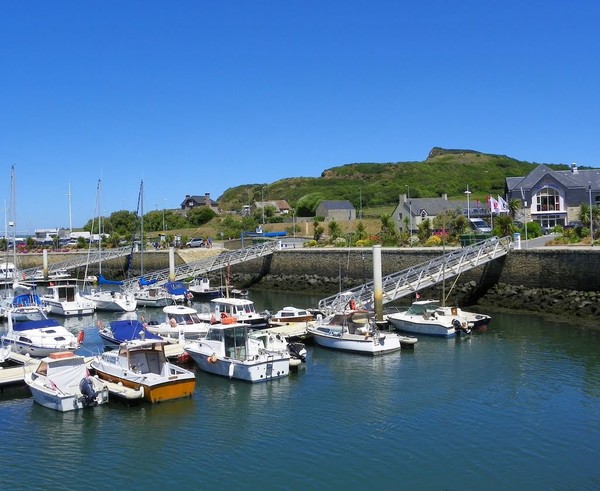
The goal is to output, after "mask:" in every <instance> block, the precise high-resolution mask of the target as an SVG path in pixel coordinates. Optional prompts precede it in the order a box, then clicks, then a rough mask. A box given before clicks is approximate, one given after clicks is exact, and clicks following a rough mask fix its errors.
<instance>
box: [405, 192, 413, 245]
mask: <svg viewBox="0 0 600 491" xmlns="http://www.w3.org/2000/svg"><path fill="white" fill-rule="evenodd" d="M404 187H405V188H406V196H407V199H408V228H409V230H410V246H411V247H412V203H411V201H410V186H409V185H408V184H405V185H404Z"/></svg>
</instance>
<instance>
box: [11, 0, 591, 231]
mask: <svg viewBox="0 0 600 491" xmlns="http://www.w3.org/2000/svg"><path fill="white" fill-rule="evenodd" d="M598 18H600V2H597V1H595V0H590V1H587V0H581V1H577V0H575V1H568V0H564V1H557V0H543V1H541V0H533V1H527V2H523V1H513V0H502V1H495V0H492V1H486V0H460V1H458V0H457V1H452V0H445V1H444V0H424V1H421V2H413V1H410V2H409V1H401V0H396V1H376V0H375V1H373V0H364V1H362V0H360V1H358V0H343V1H342V0H331V1H327V0H318V1H317V0H303V1H297V0H264V1H260V0H259V1H252V0H243V1H242V0H239V1H238V0H231V1H227V0H219V1H211V2H208V1H202V0H196V1H188V0H178V1H174V2H173V1H169V2H168V1H151V0H146V1H110V0H108V1H102V2H77V1H70V2H66V1H51V2H48V1H35V0H33V1H26V2H8V1H7V2H2V3H0V67H1V71H0V73H1V74H2V75H1V76H0V105H1V107H0V163H1V166H0V176H1V175H4V177H0V204H1V205H2V206H3V204H4V202H7V203H10V168H11V166H12V165H14V166H15V169H16V180H15V183H16V195H15V202H16V221H17V231H18V232H19V233H22V232H25V231H32V230H33V229H34V228H46V227H48V228H50V227H68V226H69V200H68V198H67V194H68V189H69V185H70V188H71V195H72V197H71V210H72V211H71V221H72V223H73V226H74V227H80V226H82V225H83V224H84V223H85V222H86V221H87V220H88V219H89V218H91V217H92V216H93V215H94V212H95V209H96V186H97V181H98V179H99V178H100V177H101V178H102V199H101V202H102V208H103V210H102V211H103V212H104V213H107V214H110V213H111V212H113V211H116V210H120V209H127V210H130V211H135V210H136V207H137V198H138V191H139V186H140V181H141V179H143V180H144V190H145V202H144V211H145V212H148V211H150V210H152V209H163V208H177V207H179V205H180V203H181V202H182V201H183V199H184V197H185V195H186V194H199V195H203V194H204V193H210V194H211V196H212V197H213V198H214V199H216V198H218V197H219V196H220V195H221V194H222V193H223V192H224V191H225V190H226V189H228V188H230V187H234V186H238V185H241V184H252V183H257V184H268V183H271V182H274V181H276V180H278V179H282V178H285V177H298V176H307V177H317V176H319V175H320V174H321V172H322V171H323V170H325V169H327V168H330V167H334V166H338V165H343V164H348V163H352V162H382V163H383V162H404V161H421V160H424V159H425V158H426V157H427V154H428V153H429V151H430V150H431V148H432V147H434V146H440V147H445V148H468V149H473V150H478V151H482V152H488V153H499V154H504V155H508V156H510V157H514V158H517V159H521V160H527V161H530V162H540V163H571V162H577V163H578V164H579V165H589V166H597V164H598V163H600V159H599V157H598V143H599V141H600V139H599V135H600V127H599V118H600V102H599V98H600V95H599V94H600V90H598V83H599V70H600V64H599V63H598V53H600V35H599V34H598V30H597V19H598ZM273 198H276V197H273ZM3 208H4V206H3ZM2 228H3V227H2Z"/></svg>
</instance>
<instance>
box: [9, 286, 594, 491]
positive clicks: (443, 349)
mask: <svg viewBox="0 0 600 491" xmlns="http://www.w3.org/2000/svg"><path fill="white" fill-rule="evenodd" d="M251 299H252V300H254V301H255V302H256V305H257V308H258V309H259V310H263V309H268V310H270V311H273V312H274V311H275V310H277V309H278V308H280V307H283V306H285V305H295V306H297V307H311V306H314V305H316V302H317V300H318V298H317V297H310V296H301V295H298V294H282V293H265V292H251ZM197 306H200V305H197ZM200 307H202V306H200ZM491 314H492V316H493V319H492V323H491V325H490V327H489V329H488V330H487V332H483V333H478V334H474V335H472V336H470V337H467V338H455V339H450V340H446V339H431V338H426V337H422V338H420V341H419V343H418V344H417V346H416V349H415V350H414V352H411V351H409V350H406V351H402V352H400V353H394V354H390V355H386V356H384V357H380V358H375V359H373V358H369V357H363V356H359V355H350V354H343V353H337V352H332V351H327V350H324V349H322V348H319V347H310V348H309V356H308V360H307V363H306V365H305V366H304V367H303V368H301V370H300V371H299V372H298V373H297V374H292V375H291V376H290V377H288V378H287V379H284V380H278V381H275V382H271V383H266V384H258V385H250V384H246V383H242V382H238V381H230V380H227V379H224V378H219V377H215V376H210V375H207V374H204V373H202V372H199V371H198V372H197V377H198V378H197V386H196V392H195V394H194V396H193V398H191V399H185V400H178V401H172V402H168V403H164V404H158V405H150V404H140V405H137V406H132V407H128V406H126V405H125V404H123V403H120V402H112V401H111V403H110V404H109V405H107V406H100V407H97V408H94V409H93V410H88V411H80V412H71V413H65V414H60V413H57V412H54V411H50V410H48V409H45V408H42V407H40V406H37V405H35V404H34V403H33V401H32V399H31V398H30V397H29V394H28V392H27V390H26V389H11V390H6V391H5V392H4V393H3V394H1V395H0V421H2V425H1V426H0V440H1V441H2V442H3V448H4V451H3V458H2V460H3V465H2V471H1V474H0V488H1V489H28V490H29V489H52V488H61V489H74V490H75V489H92V488H93V489H96V490H105V489H106V490H109V489H110V490H112V489H115V488H128V489H145V490H154V489H156V490H158V489H175V488H182V489H183V487H186V488H187V489H225V488H229V489H259V488H260V487H262V488H265V489H286V490H287V489H289V490H306V489H332V488H335V489H346V490H349V489H351V490H354V489H361V490H364V489H369V488H374V489H433V490H438V489H454V490H462V489H502V490H505V489H528V490H531V489H544V490H546V489H561V490H562V489H577V490H582V489H600V467H599V466H598V455H600V349H599V348H600V332H594V331H589V330H583V329H578V328H576V327H574V326H572V325H565V324H557V323H553V322H550V321H548V320H544V319H541V318H539V317H535V316H525V315H512V314H501V313H494V312H492V313H491ZM155 315H158V314H155ZM145 316H146V317H151V313H150V311H149V310H148V312H146V314H145ZM114 317H115V316H114V315H113V314H100V315H95V316H94V317H87V318H84V319H69V320H68V321H67V322H66V323H65V324H66V325H67V327H70V328H72V329H73V330H74V331H76V330H78V329H80V328H81V327H84V328H85V332H86V339H85V352H84V353H83V354H90V353H91V352H97V351H98V350H99V349H100V348H101V341H100V338H99V337H98V335H97V333H96V332H95V327H94V326H95V323H96V320H97V319H98V318H100V319H101V320H103V321H105V322H106V321H108V320H110V319H112V318H114Z"/></svg>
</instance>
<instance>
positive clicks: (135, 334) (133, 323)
mask: <svg viewBox="0 0 600 491" xmlns="http://www.w3.org/2000/svg"><path fill="white" fill-rule="evenodd" d="M110 329H111V331H112V333H113V337H114V338H115V340H116V341H118V342H119V343H122V342H124V341H131V340H132V339H141V337H140V332H142V331H144V337H145V339H162V338H161V337H160V336H158V335H156V334H154V333H151V332H150V331H147V330H146V329H145V328H144V324H142V323H141V322H140V321H138V320H135V319H133V320H121V321H113V322H111V323H110Z"/></svg>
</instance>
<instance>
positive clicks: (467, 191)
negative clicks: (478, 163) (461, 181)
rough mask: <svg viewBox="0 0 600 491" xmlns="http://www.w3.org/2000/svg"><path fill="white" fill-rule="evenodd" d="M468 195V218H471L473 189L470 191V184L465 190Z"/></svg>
mask: <svg viewBox="0 0 600 491" xmlns="http://www.w3.org/2000/svg"><path fill="white" fill-rule="evenodd" d="M465 194H466V195H467V219H470V218H471V199H470V197H471V191H469V185H468V184H467V190H466V191H465Z"/></svg>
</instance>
